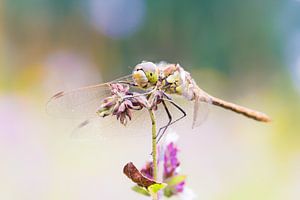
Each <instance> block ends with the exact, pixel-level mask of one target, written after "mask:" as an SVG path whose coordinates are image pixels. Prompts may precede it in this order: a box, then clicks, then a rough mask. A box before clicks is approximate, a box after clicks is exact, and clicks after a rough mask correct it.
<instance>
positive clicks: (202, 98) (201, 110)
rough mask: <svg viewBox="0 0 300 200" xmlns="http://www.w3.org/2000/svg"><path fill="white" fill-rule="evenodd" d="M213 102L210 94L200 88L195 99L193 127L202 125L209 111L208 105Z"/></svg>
mask: <svg viewBox="0 0 300 200" xmlns="http://www.w3.org/2000/svg"><path fill="white" fill-rule="evenodd" d="M210 104H211V101H210V98H209V96H208V95H207V94H206V93H205V92H204V91H202V90H200V88H199V92H198V96H196V98H195V100H194V109H193V123H192V128H196V127H198V126H200V125H201V124H202V123H203V122H204V121H205V120H206V119H207V116H208V113H209V109H208V108H209V107H208V105H210Z"/></svg>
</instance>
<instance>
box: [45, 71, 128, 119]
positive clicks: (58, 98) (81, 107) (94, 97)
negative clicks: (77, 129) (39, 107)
mask: <svg viewBox="0 0 300 200" xmlns="http://www.w3.org/2000/svg"><path fill="white" fill-rule="evenodd" d="M114 82H126V83H131V82H132V79H131V75H128V76H124V77H121V78H119V79H116V80H114V81H112V82H108V83H103V84H99V85H93V86H87V87H82V88H79V89H76V90H72V91H67V92H64V91H63V92H59V93H57V94H55V95H54V96H53V97H52V98H51V99H50V100H49V101H48V103H47V106H46V110H47V113H48V114H50V115H52V116H55V117H60V118H75V119H84V118H85V119H87V118H91V117H95V116H96V111H97V109H98V108H99V106H100V102H101V100H102V99H103V98H105V97H107V96H109V95H110V94H111V93H110V87H109V84H110V83H114Z"/></svg>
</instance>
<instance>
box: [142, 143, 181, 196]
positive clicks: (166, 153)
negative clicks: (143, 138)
mask: <svg viewBox="0 0 300 200" xmlns="http://www.w3.org/2000/svg"><path fill="white" fill-rule="evenodd" d="M158 149H159V150H160V151H159V157H160V159H158V162H162V163H163V169H164V170H163V182H164V183H167V184H168V186H167V187H166V188H164V195H165V196H166V197H171V196H174V195H177V194H179V193H182V192H183V191H184V186H185V176H183V175H180V174H179V166H180V162H179V160H178V157H177V153H178V151H179V150H178V147H177V146H176V144H175V142H174V141H169V142H167V143H166V144H165V145H163V146H162V147H159V148H158ZM141 173H142V174H143V175H144V176H146V177H147V178H150V179H152V178H153V163H152V162H147V163H146V165H145V166H144V167H143V168H142V169H141Z"/></svg>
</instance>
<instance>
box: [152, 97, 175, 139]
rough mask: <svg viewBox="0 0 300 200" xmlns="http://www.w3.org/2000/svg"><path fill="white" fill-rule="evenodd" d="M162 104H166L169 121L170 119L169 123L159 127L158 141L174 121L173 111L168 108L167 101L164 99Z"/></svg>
mask: <svg viewBox="0 0 300 200" xmlns="http://www.w3.org/2000/svg"><path fill="white" fill-rule="evenodd" d="M162 104H163V106H164V108H165V111H166V112H167V115H168V119H169V121H168V123H167V124H166V125H165V126H163V127H160V128H159V130H158V133H157V135H156V138H158V140H157V143H158V142H159V140H160V139H161V137H162V135H163V134H164V133H165V132H166V130H167V128H168V126H169V125H170V124H171V122H172V115H171V113H170V111H169V109H168V107H167V105H166V103H165V101H164V100H162ZM163 129H164V131H163V132H162V134H161V135H160V132H161V131H162V130H163Z"/></svg>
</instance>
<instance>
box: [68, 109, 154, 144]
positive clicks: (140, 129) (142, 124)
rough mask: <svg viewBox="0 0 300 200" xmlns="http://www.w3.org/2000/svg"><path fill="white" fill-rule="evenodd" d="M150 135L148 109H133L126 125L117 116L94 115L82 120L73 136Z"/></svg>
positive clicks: (84, 138) (88, 137) (92, 137)
mask: <svg viewBox="0 0 300 200" xmlns="http://www.w3.org/2000/svg"><path fill="white" fill-rule="evenodd" d="M145 135H148V136H149V137H151V120H150V116H149V113H148V111H147V110H146V109H142V110H137V111H133V113H132V119H131V120H128V122H127V124H126V125H125V126H124V125H122V124H121V123H120V121H119V120H117V118H116V116H106V117H104V118H103V117H100V116H98V117H94V118H90V119H88V120H84V121H82V122H81V123H80V124H78V126H77V127H76V128H75V129H74V130H73V132H72V134H71V137H72V138H73V139H80V140H90V139H92V140H94V139H100V140H102V139H111V138H114V137H124V138H132V137H138V136H145Z"/></svg>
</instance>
